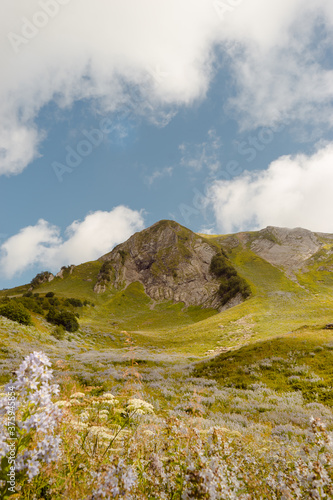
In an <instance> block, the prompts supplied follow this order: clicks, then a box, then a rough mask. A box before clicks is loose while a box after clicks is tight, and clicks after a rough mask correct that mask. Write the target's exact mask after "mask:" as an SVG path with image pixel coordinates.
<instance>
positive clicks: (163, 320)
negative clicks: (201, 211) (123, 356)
mask: <svg viewBox="0 0 333 500" xmlns="http://www.w3.org/2000/svg"><path fill="white" fill-rule="evenodd" d="M251 234H252V233H251ZM255 235H256V233H253V234H252V236H253V237H255ZM206 237H207V235H206ZM236 237H237V238H238V239H239V241H241V240H242V235H236V236H235V238H236ZM207 238H209V240H210V241H211V243H213V244H214V245H219V244H221V243H222V245H223V242H224V240H225V239H226V238H227V236H208V237H207ZM325 246H327V249H326V250H327V251H328V253H327V252H326V253H325V252H322V251H321V252H318V254H316V255H315V256H314V257H313V258H312V259H311V260H310V261H309V262H308V265H307V267H308V270H307V271H306V272H304V273H299V274H298V275H297V280H298V282H295V281H292V280H291V279H289V278H288V277H287V275H286V274H285V273H284V272H283V271H282V270H280V269H278V268H277V267H274V266H273V265H271V264H269V263H268V262H267V261H266V260H264V259H262V258H260V257H259V256H258V255H256V254H255V253H253V252H252V251H251V250H250V249H249V245H238V246H235V247H234V248H230V247H229V248H228V257H229V258H230V260H231V262H232V263H233V265H234V267H235V268H236V270H237V271H238V273H239V274H240V276H242V277H243V278H245V279H246V280H247V281H248V282H249V283H250V285H251V289H252V296H251V297H250V298H249V299H247V300H245V301H244V302H243V303H242V304H239V305H237V306H235V307H233V308H230V309H228V310H225V311H223V312H221V313H218V314H217V313H216V311H215V310H212V309H211V310H209V309H200V308H198V307H191V308H187V309H186V308H184V307H183V304H182V303H178V304H174V303H171V302H163V303H159V304H155V303H154V301H152V300H151V299H150V298H149V297H147V296H146V295H145V293H144V289H143V286H142V285H141V284H139V283H132V284H131V285H130V286H128V287H127V288H126V289H125V290H115V289H112V288H111V289H109V290H108V291H107V292H105V293H103V294H96V293H94V291H93V287H94V284H95V282H96V277H97V275H98V272H99V270H100V267H101V263H100V262H98V261H96V262H88V263H85V264H82V265H80V266H76V267H75V268H74V270H73V273H72V274H69V273H67V274H65V276H64V278H63V279H61V278H56V279H54V280H53V281H51V282H49V283H45V284H43V285H41V286H40V287H38V288H36V289H35V290H34V292H38V293H40V294H44V293H47V292H48V291H53V292H55V294H56V295H57V296H59V297H75V298H80V299H82V300H83V299H87V300H89V301H91V302H93V303H94V304H95V307H85V308H83V309H82V311H80V319H79V321H80V326H81V329H82V331H84V332H87V331H89V332H91V335H92V336H93V339H94V340H95V341H96V342H98V341H99V338H100V336H101V335H102V334H104V333H110V334H112V335H114V339H115V341H114V342H113V343H112V342H110V345H111V346H114V347H119V346H120V339H121V338H123V336H122V335H121V332H122V331H123V330H126V331H129V332H131V334H132V336H133V339H134V341H135V342H136V343H137V345H139V346H142V347H147V348H149V347H152V346H154V347H155V348H160V349H163V352H165V353H171V352H173V353H178V355H188V356H203V355H204V354H212V353H218V352H222V351H223V350H226V349H236V348H239V347H240V346H242V345H245V344H248V343H252V342H255V341H257V340H264V339H269V338H271V337H274V336H276V335H284V334H286V333H288V332H292V331H295V330H297V329H299V328H301V327H303V326H305V325H307V326H309V327H310V328H317V327H318V328H321V327H323V326H324V325H325V324H326V323H331V322H333V277H332V274H333V273H332V272H330V271H329V267H330V265H332V266H333V255H332V256H331V255H330V248H331V246H332V241H330V242H326V243H325ZM325 248H326V247H325ZM27 288H28V286H27V285H26V286H24V287H18V288H16V289H13V290H10V291H2V292H1V295H2V296H3V295H17V294H19V293H24V292H25V291H27ZM39 324H40V321H39V323H38V318H37V317H36V318H35V326H36V328H37V329H38V328H39Z"/></svg>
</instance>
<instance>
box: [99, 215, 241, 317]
mask: <svg viewBox="0 0 333 500" xmlns="http://www.w3.org/2000/svg"><path fill="white" fill-rule="evenodd" d="M213 258H215V260H217V259H218V258H219V259H221V260H223V261H224V265H225V266H226V267H228V268H229V273H231V274H232V275H233V276H234V280H237V279H240V278H239V277H238V275H237V272H236V271H235V270H234V268H233V267H232V265H231V263H230V262H229V263H228V259H227V256H226V255H225V254H223V253H222V250H221V247H220V246H219V245H218V244H214V243H212V242H210V241H208V240H207V239H205V238H204V237H201V236H198V235H196V234H195V233H193V232H192V231H190V230H189V229H187V228H185V227H183V226H181V225H180V224H178V223H177V222H174V221H160V222H157V223H156V224H154V225H153V226H151V227H149V228H148V229H146V230H144V231H141V232H139V233H136V234H134V235H133V236H131V238H129V239H128V240H127V241H126V242H125V243H123V244H121V245H118V246H117V247H116V248H114V249H113V250H112V252H110V253H108V254H106V255H104V256H103V257H101V258H100V259H99V261H100V262H102V263H103V265H102V267H101V270H100V273H99V275H98V277H97V282H96V285H95V286H94V291H95V292H96V293H103V292H105V291H106V290H107V289H108V287H110V286H111V287H112V286H113V287H115V288H116V289H120V288H126V287H127V286H128V285H129V284H130V283H135V282H138V283H142V285H143V286H144V289H145V293H146V294H147V295H148V296H149V297H150V298H151V299H153V300H154V301H157V302H160V301H163V300H172V301H174V302H183V303H184V305H185V306H191V305H192V306H201V307H210V308H213V309H218V310H220V309H222V307H223V306H224V308H226V307H228V306H229V307H230V306H232V305H235V304H239V303H240V302H242V300H243V296H242V293H241V292H240V291H239V290H238V289H237V288H235V289H234V293H230V294H229V296H228V297H230V298H227V300H225V298H223V296H222V294H221V293H219V290H220V287H221V279H219V278H221V277H220V276H217V275H216V272H214V271H213V269H212V261H213ZM230 277H231V276H230ZM229 281H230V280H229ZM229 291H230V287H227V289H226V292H229Z"/></svg>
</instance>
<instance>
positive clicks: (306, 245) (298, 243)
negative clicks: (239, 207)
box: [223, 226, 333, 281]
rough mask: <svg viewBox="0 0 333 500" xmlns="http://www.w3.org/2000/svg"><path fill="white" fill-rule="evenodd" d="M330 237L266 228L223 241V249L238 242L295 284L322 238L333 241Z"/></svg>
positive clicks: (318, 248)
mask: <svg viewBox="0 0 333 500" xmlns="http://www.w3.org/2000/svg"><path fill="white" fill-rule="evenodd" d="M332 238H333V235H330V234H324V233H313V232H312V231H309V230H307V229H302V228H299V227H297V228H295V229H288V228H282V227H274V226H268V227H266V228H265V229H262V230H261V231H256V232H247V233H246V232H243V233H238V234H236V235H232V236H229V237H227V238H225V239H223V247H224V248H234V247H235V246H236V242H235V240H236V239H237V240H238V242H240V243H241V244H242V245H243V246H246V247H248V248H250V249H251V250H252V252H254V253H255V254H257V255H258V256H259V257H261V258H263V259H265V260H266V261H267V262H269V263H270V264H272V265H273V266H276V267H278V268H280V269H282V270H283V271H284V272H285V273H286V275H287V276H288V277H289V278H291V279H292V280H294V281H297V280H296V276H295V275H296V273H297V272H299V271H301V272H306V271H307V264H309V263H310V259H312V258H313V257H314V256H315V255H316V254H317V252H319V251H320V250H321V249H322V248H323V247H324V243H323V239H328V240H332Z"/></svg>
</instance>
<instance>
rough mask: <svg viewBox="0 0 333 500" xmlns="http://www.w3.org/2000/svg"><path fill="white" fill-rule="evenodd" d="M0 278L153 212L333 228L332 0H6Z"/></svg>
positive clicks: (18, 274)
mask: <svg viewBox="0 0 333 500" xmlns="http://www.w3.org/2000/svg"><path fill="white" fill-rule="evenodd" d="M0 33H1V40H0V68H1V79H0V117H1V119H0V289H1V288H11V287H14V286H17V285H20V284H23V283H29V282H30V281H31V279H32V278H33V277H34V276H35V275H36V274H37V273H39V272H42V271H46V270H48V271H51V272H53V273H56V272H57V271H58V270H59V269H60V268H61V266H64V265H70V264H75V265H77V264H80V263H82V262H86V261H90V260H95V259H97V258H98V257H100V256H102V255H103V254H105V253H107V252H109V251H110V250H111V249H112V248H113V247H114V246H115V245H116V244H118V243H121V242H123V241H125V240H126V239H127V238H129V237H130V236H131V235H132V234H133V233H134V232H136V231H140V230H142V229H144V228H146V227H148V226H150V225H151V224H153V223H155V222H157V221H158V220H161V219H173V220H176V221H177V222H179V223H180V224H182V225H184V226H186V227H188V228H190V229H191V230H193V231H195V232H201V233H208V234H222V233H223V234H226V233H232V232H238V231H249V230H258V229H261V228H264V227H266V226H268V225H273V226H281V227H290V228H293V227H304V228H306V229H310V230H312V231H318V232H328V233H333V196H332V187H333V113H332V111H333V3H332V1H331V0H310V1H308V2H304V0H270V1H269V2H267V0H168V1H165V0H140V2H138V1H137V0H122V1H121V2H119V1H118V0H98V2H96V1H93V0H37V1H35V0H29V2H27V1H26V0H15V2H13V1H12V0H2V1H1V4H0Z"/></svg>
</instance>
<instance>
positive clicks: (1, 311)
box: [0, 300, 32, 325]
mask: <svg viewBox="0 0 333 500" xmlns="http://www.w3.org/2000/svg"><path fill="white" fill-rule="evenodd" d="M0 316H5V317H6V318H8V319H11V320H12V321H17V322H18V323H21V324H22V325H32V321H31V316H30V313H29V311H28V310H27V309H26V308H25V307H24V306H23V305H22V304H20V303H19V302H16V301H14V300H10V301H9V302H7V303H5V304H3V305H0Z"/></svg>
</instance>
